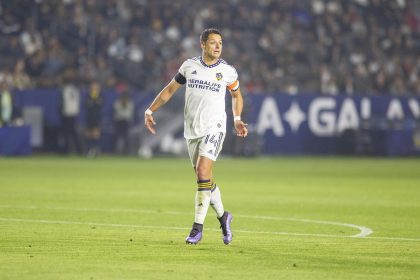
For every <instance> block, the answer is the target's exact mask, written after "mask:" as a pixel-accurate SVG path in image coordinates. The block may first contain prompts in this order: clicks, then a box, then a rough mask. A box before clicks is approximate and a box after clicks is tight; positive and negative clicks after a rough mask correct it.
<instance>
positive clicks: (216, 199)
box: [210, 185, 225, 218]
mask: <svg viewBox="0 0 420 280" xmlns="http://www.w3.org/2000/svg"><path fill="white" fill-rule="evenodd" d="M210 205H211V207H212V208H213V209H214V211H216V214H217V218H220V217H222V216H223V214H224V213H225V208H224V207H223V202H222V196H221V195H220V189H219V187H218V186H217V185H215V187H214V190H213V191H212V192H211V197H210Z"/></svg>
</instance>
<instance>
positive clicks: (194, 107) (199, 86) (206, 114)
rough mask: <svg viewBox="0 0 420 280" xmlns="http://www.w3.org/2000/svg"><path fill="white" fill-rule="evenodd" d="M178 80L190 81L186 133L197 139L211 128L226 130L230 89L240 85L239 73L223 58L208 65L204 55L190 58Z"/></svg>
mask: <svg viewBox="0 0 420 280" xmlns="http://www.w3.org/2000/svg"><path fill="white" fill-rule="evenodd" d="M175 80H176V81H177V82H178V83H180V84H186V89H185V109H184V117H185V120H184V137H185V138H186V139H195V138H199V137H203V136H205V135H207V134H208V133H209V132H210V131H214V130H217V131H224V132H225V131H226V110H225V94H226V89H229V90H236V89H237V88H238V87H239V82H238V74H237V72H236V70H235V68H233V67H232V66H231V65H229V64H227V63H226V61H224V60H223V59H219V60H218V61H217V62H216V63H215V64H212V65H206V64H205V63H204V61H203V59H202V58H201V57H195V58H192V59H187V60H186V61H184V63H183V64H182V65H181V67H180V68H179V73H178V74H177V75H176V76H175Z"/></svg>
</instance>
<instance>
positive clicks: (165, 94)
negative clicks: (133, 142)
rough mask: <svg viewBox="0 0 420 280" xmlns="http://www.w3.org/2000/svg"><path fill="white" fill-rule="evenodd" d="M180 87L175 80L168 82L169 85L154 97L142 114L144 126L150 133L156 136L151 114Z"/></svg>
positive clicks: (154, 123)
mask: <svg viewBox="0 0 420 280" xmlns="http://www.w3.org/2000/svg"><path fill="white" fill-rule="evenodd" d="M180 87H181V85H180V84H179V83H178V82H177V81H175V79H172V81H170V82H169V84H168V85H167V86H166V87H164V88H163V89H162V90H161V92H160V93H159V94H158V95H157V96H156V98H155V100H153V102H152V104H151V105H150V106H149V108H148V109H147V110H146V111H145V112H144V125H145V126H146V127H147V129H148V130H149V131H150V133H152V134H156V129H155V127H154V126H155V125H156V122H155V120H154V119H153V116H152V114H153V112H156V110H157V109H159V108H160V107H161V106H163V105H165V103H166V102H168V101H169V99H171V98H172V96H173V95H174V93H175V92H176V91H177V90H178V89H179V88H180Z"/></svg>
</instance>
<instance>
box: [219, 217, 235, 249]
mask: <svg viewBox="0 0 420 280" xmlns="http://www.w3.org/2000/svg"><path fill="white" fill-rule="evenodd" d="M218 219H219V222H220V228H221V229H222V233H223V243H225V245H229V244H230V243H231V242H232V237H233V234H232V230H231V228H230V223H231V222H232V219H233V216H232V214H231V213H229V212H227V211H225V213H224V214H223V216H222V217H220V218H218Z"/></svg>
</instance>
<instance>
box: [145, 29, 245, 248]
mask: <svg viewBox="0 0 420 280" xmlns="http://www.w3.org/2000/svg"><path fill="white" fill-rule="evenodd" d="M200 45H201V50H202V54H201V56H200V57H194V58H191V59H187V60H186V61H184V63H183V64H182V65H181V67H180V68H179V71H178V73H177V74H176V75H175V77H174V78H173V79H172V80H171V81H170V82H169V84H168V85H166V87H164V88H163V89H162V91H161V92H160V93H159V94H158V95H157V96H156V98H155V100H154V101H153V102H152V104H151V105H150V106H149V108H148V109H147V110H146V111H145V113H144V122H145V125H146V127H147V129H148V130H149V131H150V132H151V133H152V134H155V133H156V130H155V127H154V125H155V124H156V123H155V121H154V119H153V113H154V112H155V111H156V110H158V109H159V108H160V107H161V106H162V105H164V104H165V103H166V102H168V100H169V99H170V98H171V97H172V96H173V94H174V93H175V92H176V91H177V90H178V89H179V88H180V87H181V86H182V85H186V90H185V108H184V137H185V139H186V140H187V146H188V154H189V156H190V159H191V163H192V165H193V167H194V170H195V174H196V176H197V184H198V188H197V192H196V196H195V219H194V224H193V226H192V230H191V232H190V234H189V236H187V238H186V243H187V244H197V243H198V242H200V240H201V238H202V235H203V224H204V220H205V217H206V215H207V210H208V207H209V205H211V206H212V208H213V209H214V210H215V211H216V214H217V218H218V219H219V222H220V226H221V229H222V234H223V242H224V243H225V244H226V245H228V244H229V243H231V242H232V231H231V227H230V224H231V222H232V214H231V213H230V212H227V211H225V210H224V207H223V203H222V199H221V195H220V190H219V187H218V186H217V185H216V183H215V182H214V179H213V172H212V170H213V164H214V162H215V161H216V159H217V157H218V155H219V153H220V150H221V149H222V145H223V141H224V139H225V134H226V111H225V94H226V91H227V90H228V91H229V92H230V94H231V96H232V111H233V119H234V126H235V129H236V133H237V136H239V137H246V136H247V134H248V130H247V124H245V123H244V122H243V121H242V120H241V113H242V107H243V99H242V94H241V90H240V89H239V82H238V74H237V72H236V70H235V68H233V67H232V66H231V65H229V64H227V63H226V61H224V60H223V59H221V58H220V55H221V54H222V46H223V45H222V35H221V33H220V31H219V30H217V29H213V28H212V29H206V30H204V31H203V32H202V33H201V36H200Z"/></svg>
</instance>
